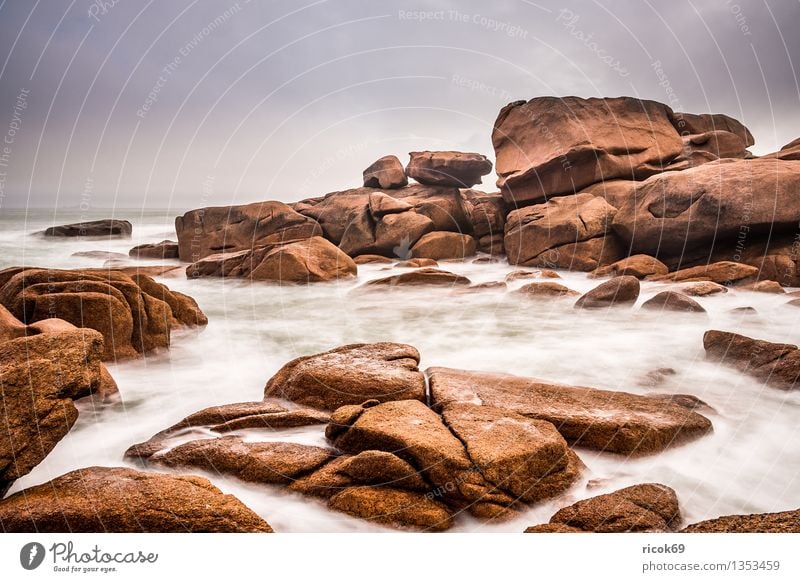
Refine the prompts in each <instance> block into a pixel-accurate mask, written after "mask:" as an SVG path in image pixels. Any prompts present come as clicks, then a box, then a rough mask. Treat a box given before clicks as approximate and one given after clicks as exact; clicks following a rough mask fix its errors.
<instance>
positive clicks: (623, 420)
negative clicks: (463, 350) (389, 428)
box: [426, 368, 712, 455]
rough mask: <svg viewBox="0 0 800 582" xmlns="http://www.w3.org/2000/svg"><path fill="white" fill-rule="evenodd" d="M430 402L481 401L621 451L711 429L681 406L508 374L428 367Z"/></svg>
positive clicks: (658, 446) (654, 448)
mask: <svg viewBox="0 0 800 582" xmlns="http://www.w3.org/2000/svg"><path fill="white" fill-rule="evenodd" d="M426 374H427V376H428V379H429V384H430V393H431V396H430V398H431V405H432V406H433V407H434V408H435V409H436V410H440V411H446V410H447V409H448V407H450V406H453V405H454V404H457V403H472V404H482V405H484V406H492V407H495V408H499V409H503V410H508V411H512V412H514V413H516V414H519V415H522V416H525V417H527V418H534V419H539V420H546V421H548V422H551V423H552V424H553V425H555V427H556V429H558V431H559V432H560V433H561V434H562V435H563V436H564V438H565V439H566V440H567V442H569V443H571V444H573V445H576V446H582V447H587V448H592V449H597V450H602V451H608V452H612V453H621V454H626V455H640V454H649V453H654V452H658V451H661V450H664V449H666V448H667V447H670V446H672V445H677V444H680V443H683V442H686V441H688V440H692V439H695V438H698V437H700V436H702V435H704V434H706V433H708V432H710V431H711V428H712V427H711V422H710V421H709V420H708V419H707V418H705V417H703V416H701V415H699V414H697V413H696V412H693V411H691V410H688V409H686V408H684V407H681V406H678V405H675V404H668V403H665V402H663V401H660V400H657V399H653V398H647V397H645V396H639V395H636V394H629V393H627V392H612V391H608V390H597V389H594V388H583V387H575V386H564V385H560V384H555V383H550V382H545V381H542V380H537V379H534V378H523V377H520V376H512V375H509V374H496V373H488V372H473V371H466V370H455V369H452V368H429V369H428V370H426Z"/></svg>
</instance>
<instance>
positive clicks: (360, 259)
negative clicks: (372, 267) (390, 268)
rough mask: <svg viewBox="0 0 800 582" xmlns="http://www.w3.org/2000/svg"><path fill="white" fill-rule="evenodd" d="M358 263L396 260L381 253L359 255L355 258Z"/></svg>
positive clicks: (385, 262) (391, 261)
mask: <svg viewBox="0 0 800 582" xmlns="http://www.w3.org/2000/svg"><path fill="white" fill-rule="evenodd" d="M353 262H355V264H356V265H368V264H374V263H378V264H381V263H383V264H391V263H393V262H394V261H393V260H392V259H390V258H389V257H384V256H381V255H358V256H357V257H355V258H354V259H353Z"/></svg>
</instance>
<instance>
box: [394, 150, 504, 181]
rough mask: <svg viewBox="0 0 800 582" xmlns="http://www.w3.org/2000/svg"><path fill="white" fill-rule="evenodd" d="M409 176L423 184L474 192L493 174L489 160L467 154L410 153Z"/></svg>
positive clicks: (443, 152)
mask: <svg viewBox="0 0 800 582" xmlns="http://www.w3.org/2000/svg"><path fill="white" fill-rule="evenodd" d="M408 155H409V156H410V158H411V159H410V161H409V162H408V166H406V175H408V177H409V178H414V179H415V180H416V181H417V182H419V183H420V184H428V185H430V186H455V187H457V188H470V187H472V186H474V185H475V184H478V183H480V181H481V176H485V175H486V174H488V173H489V172H491V171H492V162H490V161H489V160H488V159H487V158H486V156H483V155H481V154H475V153H465V152H450V151H438V152H430V151H424V152H410V153H409V154H408Z"/></svg>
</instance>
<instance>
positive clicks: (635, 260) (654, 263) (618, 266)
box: [589, 255, 669, 279]
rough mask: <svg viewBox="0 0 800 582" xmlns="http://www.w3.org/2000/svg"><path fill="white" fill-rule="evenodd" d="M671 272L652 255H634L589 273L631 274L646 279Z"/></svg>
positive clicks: (596, 274) (596, 275) (615, 275)
mask: <svg viewBox="0 0 800 582" xmlns="http://www.w3.org/2000/svg"><path fill="white" fill-rule="evenodd" d="M667 273H669V268H668V267H667V266H666V265H665V264H664V263H662V262H661V261H659V260H658V259H656V258H655V257H651V256H650V255H633V256H630V257H626V258H624V259H622V260H621V261H617V262H616V263H612V264H611V265H606V266H605V267H600V268H599V269H596V270H595V271H592V273H591V274H590V275H589V276H590V277H593V278H594V277H598V278H599V277H619V276H621V275H630V276H631V277H636V278H637V279H644V278H645V277H651V276H653V275H666V274H667Z"/></svg>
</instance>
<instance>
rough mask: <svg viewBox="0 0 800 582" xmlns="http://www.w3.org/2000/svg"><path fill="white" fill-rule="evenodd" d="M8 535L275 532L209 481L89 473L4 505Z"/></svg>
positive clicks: (0, 516) (101, 470) (120, 471)
mask: <svg viewBox="0 0 800 582" xmlns="http://www.w3.org/2000/svg"><path fill="white" fill-rule="evenodd" d="M0 529H2V530H3V531H4V532H7V533H21V532H26V533H34V532H36V533H84V532H85V533H96V532H107V533H112V532H113V533H138V532H142V533H145V532H152V533H156V532H158V533H167V532H170V533H188V532H205V533H235V532H251V533H255V532H272V528H271V527H270V526H269V524H268V523H267V522H265V521H264V520H263V519H261V518H260V517H259V516H258V515H256V514H255V513H253V512H252V511H251V510H250V509H248V508H247V507H246V506H245V505H244V504H242V502H241V501H239V500H238V499H237V498H236V497H234V496H232V495H225V494H223V493H222V492H221V491H220V490H219V489H217V488H216V487H214V486H213V485H211V483H209V481H208V480H207V479H203V478H201V477H195V476H189V475H178V476H172V475H159V474H155V473H142V472H140V471H134V470H132V469H125V468H121V467H114V468H111V467H88V468H86V469H78V470H77V471H72V472H71V473H67V474H65V475H62V476H61V477H58V478H56V479H53V480H52V481H50V482H48V483H44V484H42V485H37V486H36V487H31V488H30V489H25V490H24V491H20V492H19V493H15V494H14V495H12V496H11V497H9V498H8V499H4V500H3V501H0Z"/></svg>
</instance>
